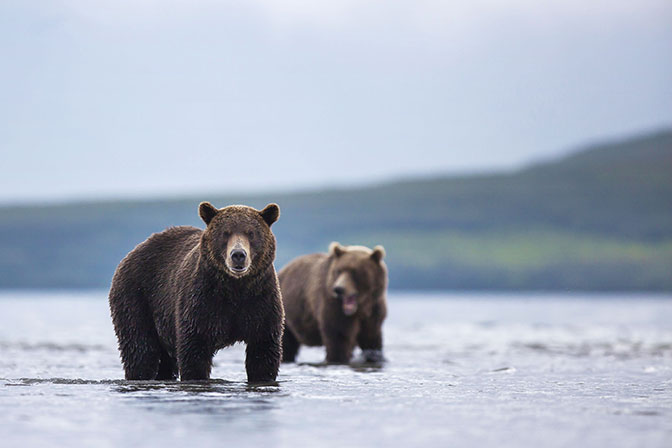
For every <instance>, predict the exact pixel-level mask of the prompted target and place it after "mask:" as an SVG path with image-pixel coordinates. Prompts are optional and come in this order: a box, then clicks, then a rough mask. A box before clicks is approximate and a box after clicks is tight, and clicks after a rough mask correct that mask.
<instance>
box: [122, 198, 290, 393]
mask: <svg viewBox="0 0 672 448" xmlns="http://www.w3.org/2000/svg"><path fill="white" fill-rule="evenodd" d="M199 214H200V216H201V218H202V219H203V221H204V222H205V224H206V226H207V227H206V229H205V230H201V229H198V228H196V227H189V226H181V227H172V228H170V229H167V230H164V231H163V232H160V233H155V234H154V235H152V236H150V237H149V238H148V239H147V240H146V241H145V242H143V243H141V244H139V245H138V246H137V247H136V248H135V249H133V250H132V251H131V252H130V253H129V254H128V255H127V256H126V257H125V258H124V259H123V260H122V261H121V263H120V264H119V267H118V268H117V271H116V272H115V274H114V278H113V279H112V287H111V289H110V310H111V312H112V320H113V322H114V329H115V332H116V334H117V338H118V340H119V351H120V352H121V360H122V362H123V364H124V370H125V371H126V379H128V380H171V379H175V378H176V376H177V375H178V374H179V376H180V378H181V379H182V380H205V379H208V378H209V377H210V369H211V366H212V357H213V356H214V354H215V352H217V350H219V349H221V348H223V347H226V346H229V345H232V344H234V343H235V342H241V341H242V342H245V343H246V344H247V352H246V354H247V356H246V360H245V367H246V370H247V379H248V381H250V382H266V381H273V380H275V378H276V376H277V374H278V367H279V365H280V360H281V356H282V342H281V341H282V325H283V324H282V323H283V319H284V314H283V309H282V299H281V298H280V289H279V285H278V278H277V275H276V273H275V268H274V267H273V260H274V258H275V237H274V236H273V233H272V232H271V224H273V223H274V222H275V221H276V220H277V219H278V216H279V215H280V209H279V208H278V206H277V205H276V204H269V205H267V206H266V208H264V209H263V210H261V211H258V210H255V209H253V208H251V207H245V206H242V205H232V206H229V207H225V208H223V209H217V208H215V207H213V206H212V205H211V204H210V203H208V202H203V203H201V204H200V206H199Z"/></svg>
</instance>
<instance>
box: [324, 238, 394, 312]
mask: <svg viewBox="0 0 672 448" xmlns="http://www.w3.org/2000/svg"><path fill="white" fill-rule="evenodd" d="M384 256H385V249H383V246H376V247H374V248H373V250H371V249H369V248H368V247H364V246H341V245H340V244H338V243H336V242H334V243H331V245H330V246H329V259H330V263H329V271H328V273H327V289H328V291H327V293H328V294H329V295H330V296H331V297H332V298H333V300H339V301H340V302H341V309H342V310H343V314H345V315H346V316H352V315H354V314H356V313H357V312H360V313H362V314H368V313H369V312H370V310H371V307H372V306H373V305H374V303H375V301H376V300H378V299H379V298H380V297H381V296H382V295H383V294H384V292H385V288H386V287H387V268H386V266H385V263H384V262H383V257H384Z"/></svg>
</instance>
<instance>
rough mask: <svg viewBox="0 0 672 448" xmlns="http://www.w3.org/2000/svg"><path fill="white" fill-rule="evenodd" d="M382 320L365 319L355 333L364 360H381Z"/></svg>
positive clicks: (375, 361) (382, 358)
mask: <svg viewBox="0 0 672 448" xmlns="http://www.w3.org/2000/svg"><path fill="white" fill-rule="evenodd" d="M382 325H383V323H382V321H365V322H363V323H362V325H361V329H360V331H359V334H358V335H357V344H358V345H359V347H360V348H361V349H362V355H363V357H364V360H365V361H366V362H373V363H378V362H383V361H385V358H384V357H383V331H382Z"/></svg>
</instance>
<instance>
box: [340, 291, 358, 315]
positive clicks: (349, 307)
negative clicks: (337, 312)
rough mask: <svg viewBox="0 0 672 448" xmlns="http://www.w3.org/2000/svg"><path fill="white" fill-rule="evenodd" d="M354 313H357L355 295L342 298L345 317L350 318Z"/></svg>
mask: <svg viewBox="0 0 672 448" xmlns="http://www.w3.org/2000/svg"><path fill="white" fill-rule="evenodd" d="M355 312H357V294H350V295H348V296H345V297H343V313H344V314H345V315H346V316H352V315H353V314H355Z"/></svg>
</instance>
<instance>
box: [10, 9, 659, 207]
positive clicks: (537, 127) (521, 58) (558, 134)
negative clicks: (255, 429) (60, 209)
mask: <svg viewBox="0 0 672 448" xmlns="http://www.w3.org/2000/svg"><path fill="white" fill-rule="evenodd" d="M0 67H1V68H0V104H1V106H0V151H1V154H2V158H1V159H0V202H5V203H6V202H17V201H24V200H52V199H56V200H62V199H72V198H96V197H117V196H121V197H129V196H130V197H137V196H156V195H172V194H180V195H183V194H190V193H196V192H229V191H237V192H238V191H260V190H268V189H283V190H284V189H301V188H306V187H316V186H325V185H349V184H353V183H357V184H361V183H368V182H377V181H380V180H384V179H391V178H394V177H397V176H415V175H423V174H427V173H432V174H435V173H442V172H449V173H455V172H465V171H469V172H473V171H481V170H492V169H504V168H511V167H516V166H520V165H521V164H523V163H525V162H528V161H530V160H537V159H544V158H548V157H553V156H556V155H558V154H561V153H562V152H566V151H567V150H569V149H572V148H575V147H577V146H580V145H582V144H584V143H587V142H592V141H597V140H602V139H605V138H606V139H608V138H612V137H615V138H618V137H622V136H627V135H630V134H632V133H640V132H645V131H648V130H653V129H656V128H660V127H663V126H668V125H670V124H672V2H670V1H669V0H637V1H633V0H611V1H602V0H591V1H586V0H564V1H549V2H539V1H534V0H512V1H497V0H482V1H466V0H465V1H459V2H458V1H450V0H443V1H426V0H409V1H394V0H385V1H382V0H381V1H366V0H352V1H350V0H341V1H333V2H327V1H320V2H316V1H312V0H291V1H280V0H277V1H273V0H247V1H245V2H233V1H232V2H227V1H215V0H181V1H165V0H97V1H90V0H61V1H57V0H54V1H46V0H45V1H38V0H35V1H31V0H3V1H1V2H0Z"/></svg>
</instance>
